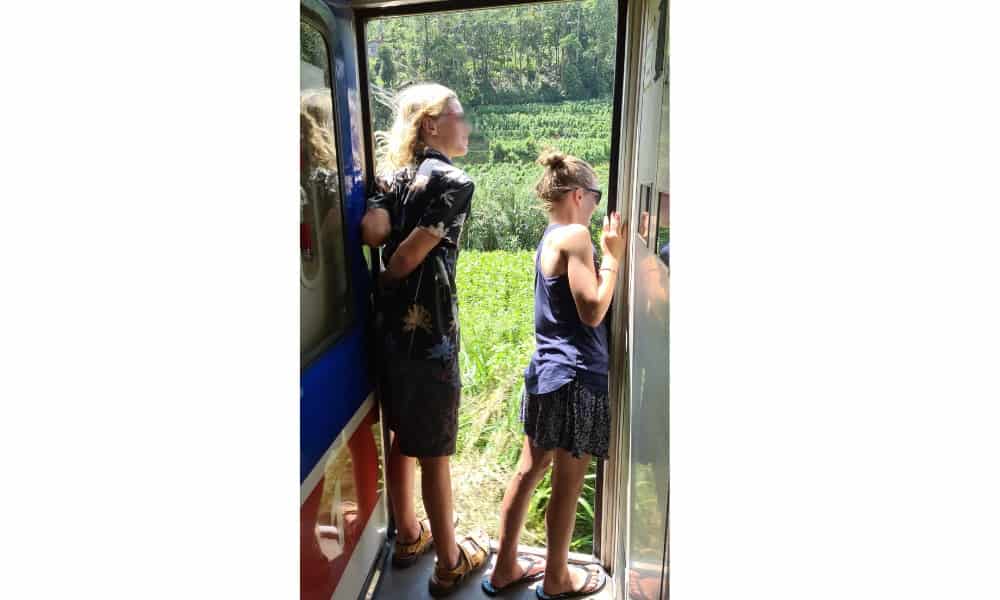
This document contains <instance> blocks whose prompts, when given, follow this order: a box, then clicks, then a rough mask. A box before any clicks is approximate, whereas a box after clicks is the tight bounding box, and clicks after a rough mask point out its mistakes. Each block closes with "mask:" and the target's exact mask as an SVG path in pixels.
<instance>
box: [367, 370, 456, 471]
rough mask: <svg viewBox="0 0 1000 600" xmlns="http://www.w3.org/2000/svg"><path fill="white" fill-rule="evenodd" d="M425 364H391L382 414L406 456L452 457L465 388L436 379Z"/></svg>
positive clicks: (383, 389)
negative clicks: (462, 394)
mask: <svg viewBox="0 0 1000 600" xmlns="http://www.w3.org/2000/svg"><path fill="white" fill-rule="evenodd" d="M422 362H423V361H406V363H407V364H405V365H391V366H390V365H387V368H386V371H387V372H386V373H385V375H384V376H383V377H382V378H381V383H382V385H381V399H382V412H383V414H384V415H385V420H386V423H388V424H389V429H391V430H392V431H394V432H395V433H396V439H398V440H399V450H400V452H402V453H403V454H404V455H406V456H415V457H418V458H429V457H435V456H451V455H452V454H455V440H456V438H457V437H458V405H459V400H460V397H461V392H462V388H461V387H460V386H457V385H452V384H450V383H443V382H441V381H440V380H439V379H436V378H434V377H433V376H431V375H430V370H429V369H428V368H427V366H425V365H422Z"/></svg>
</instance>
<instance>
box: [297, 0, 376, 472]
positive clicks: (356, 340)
mask: <svg viewBox="0 0 1000 600" xmlns="http://www.w3.org/2000/svg"><path fill="white" fill-rule="evenodd" d="M302 5H303V7H304V8H308V9H310V10H311V11H312V12H314V13H315V14H316V15H317V16H318V17H320V18H321V19H322V20H323V21H324V24H325V25H326V28H327V31H328V37H327V42H328V44H329V46H330V48H329V50H330V64H331V65H332V66H333V73H332V78H333V90H332V92H333V94H334V103H335V105H336V108H337V111H336V113H337V115H336V123H335V127H336V128H337V135H336V138H337V155H338V158H339V161H340V172H341V175H342V179H343V185H344V231H345V235H346V238H347V239H346V245H347V246H346V256H347V263H348V265H349V267H350V287H351V292H352V293H351V298H352V301H353V303H354V307H353V308H354V312H353V314H354V322H353V325H352V326H351V328H350V329H349V330H348V331H347V332H346V333H345V334H344V335H342V336H341V337H340V339H338V340H337V342H336V343H335V344H333V345H332V346H331V347H330V348H328V349H327V350H325V351H324V352H323V354H321V355H320V356H319V357H318V358H317V359H315V360H314V361H313V362H312V363H311V364H310V365H309V366H308V367H307V368H306V369H305V370H304V371H303V372H302V374H301V376H300V385H301V390H300V416H299V436H300V437H299V447H300V465H299V467H300V473H299V481H300V483H301V482H303V481H304V480H305V478H306V476H307V475H308V474H309V472H310V471H312V469H313V468H314V467H315V465H316V463H317V462H318V461H319V460H320V458H321V457H322V456H323V453H324V452H326V450H327V448H329V447H330V445H331V444H332V443H333V440H334V439H335V438H336V437H337V435H338V434H339V433H340V432H341V431H342V430H343V429H344V426H345V425H346V424H347V422H348V421H349V420H350V419H351V416H352V415H354V413H355V412H357V410H358V408H359V407H360V406H361V404H362V403H363V402H364V400H365V398H366V397H367V396H368V394H369V392H370V391H371V387H372V386H371V381H370V378H369V376H368V364H367V360H366V358H365V357H366V348H367V339H366V337H367V332H366V328H365V326H364V324H365V323H367V322H368V319H369V304H368V298H369V293H370V291H371V278H370V275H369V272H368V267H367V264H366V263H365V260H364V256H363V255H362V251H361V217H362V216H363V215H364V211H365V155H364V151H365V150H364V137H363V135H362V127H363V123H362V118H361V90H360V83H359V77H358V56H357V47H356V43H355V37H354V14H353V11H352V10H351V9H349V8H346V7H343V6H333V7H330V6H327V5H320V3H318V2H315V1H309V0H305V1H303V2H302Z"/></svg>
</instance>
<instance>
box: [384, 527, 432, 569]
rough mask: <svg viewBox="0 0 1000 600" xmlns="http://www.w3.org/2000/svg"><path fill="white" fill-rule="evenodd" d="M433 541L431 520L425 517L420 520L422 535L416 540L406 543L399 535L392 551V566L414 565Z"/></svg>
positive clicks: (401, 567)
mask: <svg viewBox="0 0 1000 600" xmlns="http://www.w3.org/2000/svg"><path fill="white" fill-rule="evenodd" d="M433 543H434V537H433V536H432V535H431V522H430V520H429V519H424V520H423V521H420V535H418V536H417V539H416V541H413V542H410V543H404V542H403V541H402V540H401V539H400V538H399V537H397V538H396V548H395V550H394V551H393V553H392V566H394V567H396V568H397V569H405V568H406V567H409V566H412V565H413V563H415V562H417V559H418V558H420V555H421V554H423V553H424V552H427V550H428V549H429V548H430V547H431V545H432V544H433Z"/></svg>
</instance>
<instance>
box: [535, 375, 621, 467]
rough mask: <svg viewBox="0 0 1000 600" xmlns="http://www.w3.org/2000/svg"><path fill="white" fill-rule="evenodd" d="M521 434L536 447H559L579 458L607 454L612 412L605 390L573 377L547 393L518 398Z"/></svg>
mask: <svg viewBox="0 0 1000 600" xmlns="http://www.w3.org/2000/svg"><path fill="white" fill-rule="evenodd" d="M521 422H522V423H524V434H525V435H526V436H528V437H529V438H531V443H532V445H533V446H535V447H537V448H544V449H546V450H554V449H556V448H562V449H563V450H566V451H567V452H570V453H572V454H573V456H574V457H576V458H579V457H580V456H581V455H582V454H590V455H591V456H596V457H598V458H607V457H608V440H609V439H610V437H611V412H610V410H609V408H608V394H607V392H604V393H599V392H595V391H594V390H593V389H591V388H589V387H587V386H585V385H583V384H581V383H580V382H579V381H578V380H575V379H574V380H573V381H571V382H569V383H567V384H566V385H564V386H562V387H561V388H559V389H557V390H555V391H553V392H549V393H547V394H538V395H535V394H530V393H528V392H527V391H525V392H524V395H523V396H522V397H521Z"/></svg>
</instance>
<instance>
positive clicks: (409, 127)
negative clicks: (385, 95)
mask: <svg viewBox="0 0 1000 600" xmlns="http://www.w3.org/2000/svg"><path fill="white" fill-rule="evenodd" d="M451 99H455V100H457V99H458V95H457V94H455V92H454V91H452V90H451V89H450V88H447V87H445V86H443V85H440V84H437V83H418V84H416V85H411V86H409V87H406V88H403V89H402V90H401V91H400V92H399V93H398V94H397V95H396V97H395V99H394V100H393V113H394V117H393V121H392V127H390V128H389V131H388V132H385V131H376V132H375V145H376V150H375V154H376V161H377V164H378V167H377V171H378V172H379V173H382V174H388V173H391V172H393V171H397V170H399V169H402V168H404V167H410V166H413V163H414V162H415V160H416V157H417V155H418V154H420V153H421V152H423V150H424V147H425V146H424V142H423V140H421V139H420V124H421V122H423V120H424V118H425V117H437V116H439V115H440V114H441V113H442V112H443V111H444V109H445V106H447V104H448V101H449V100H451Z"/></svg>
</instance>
